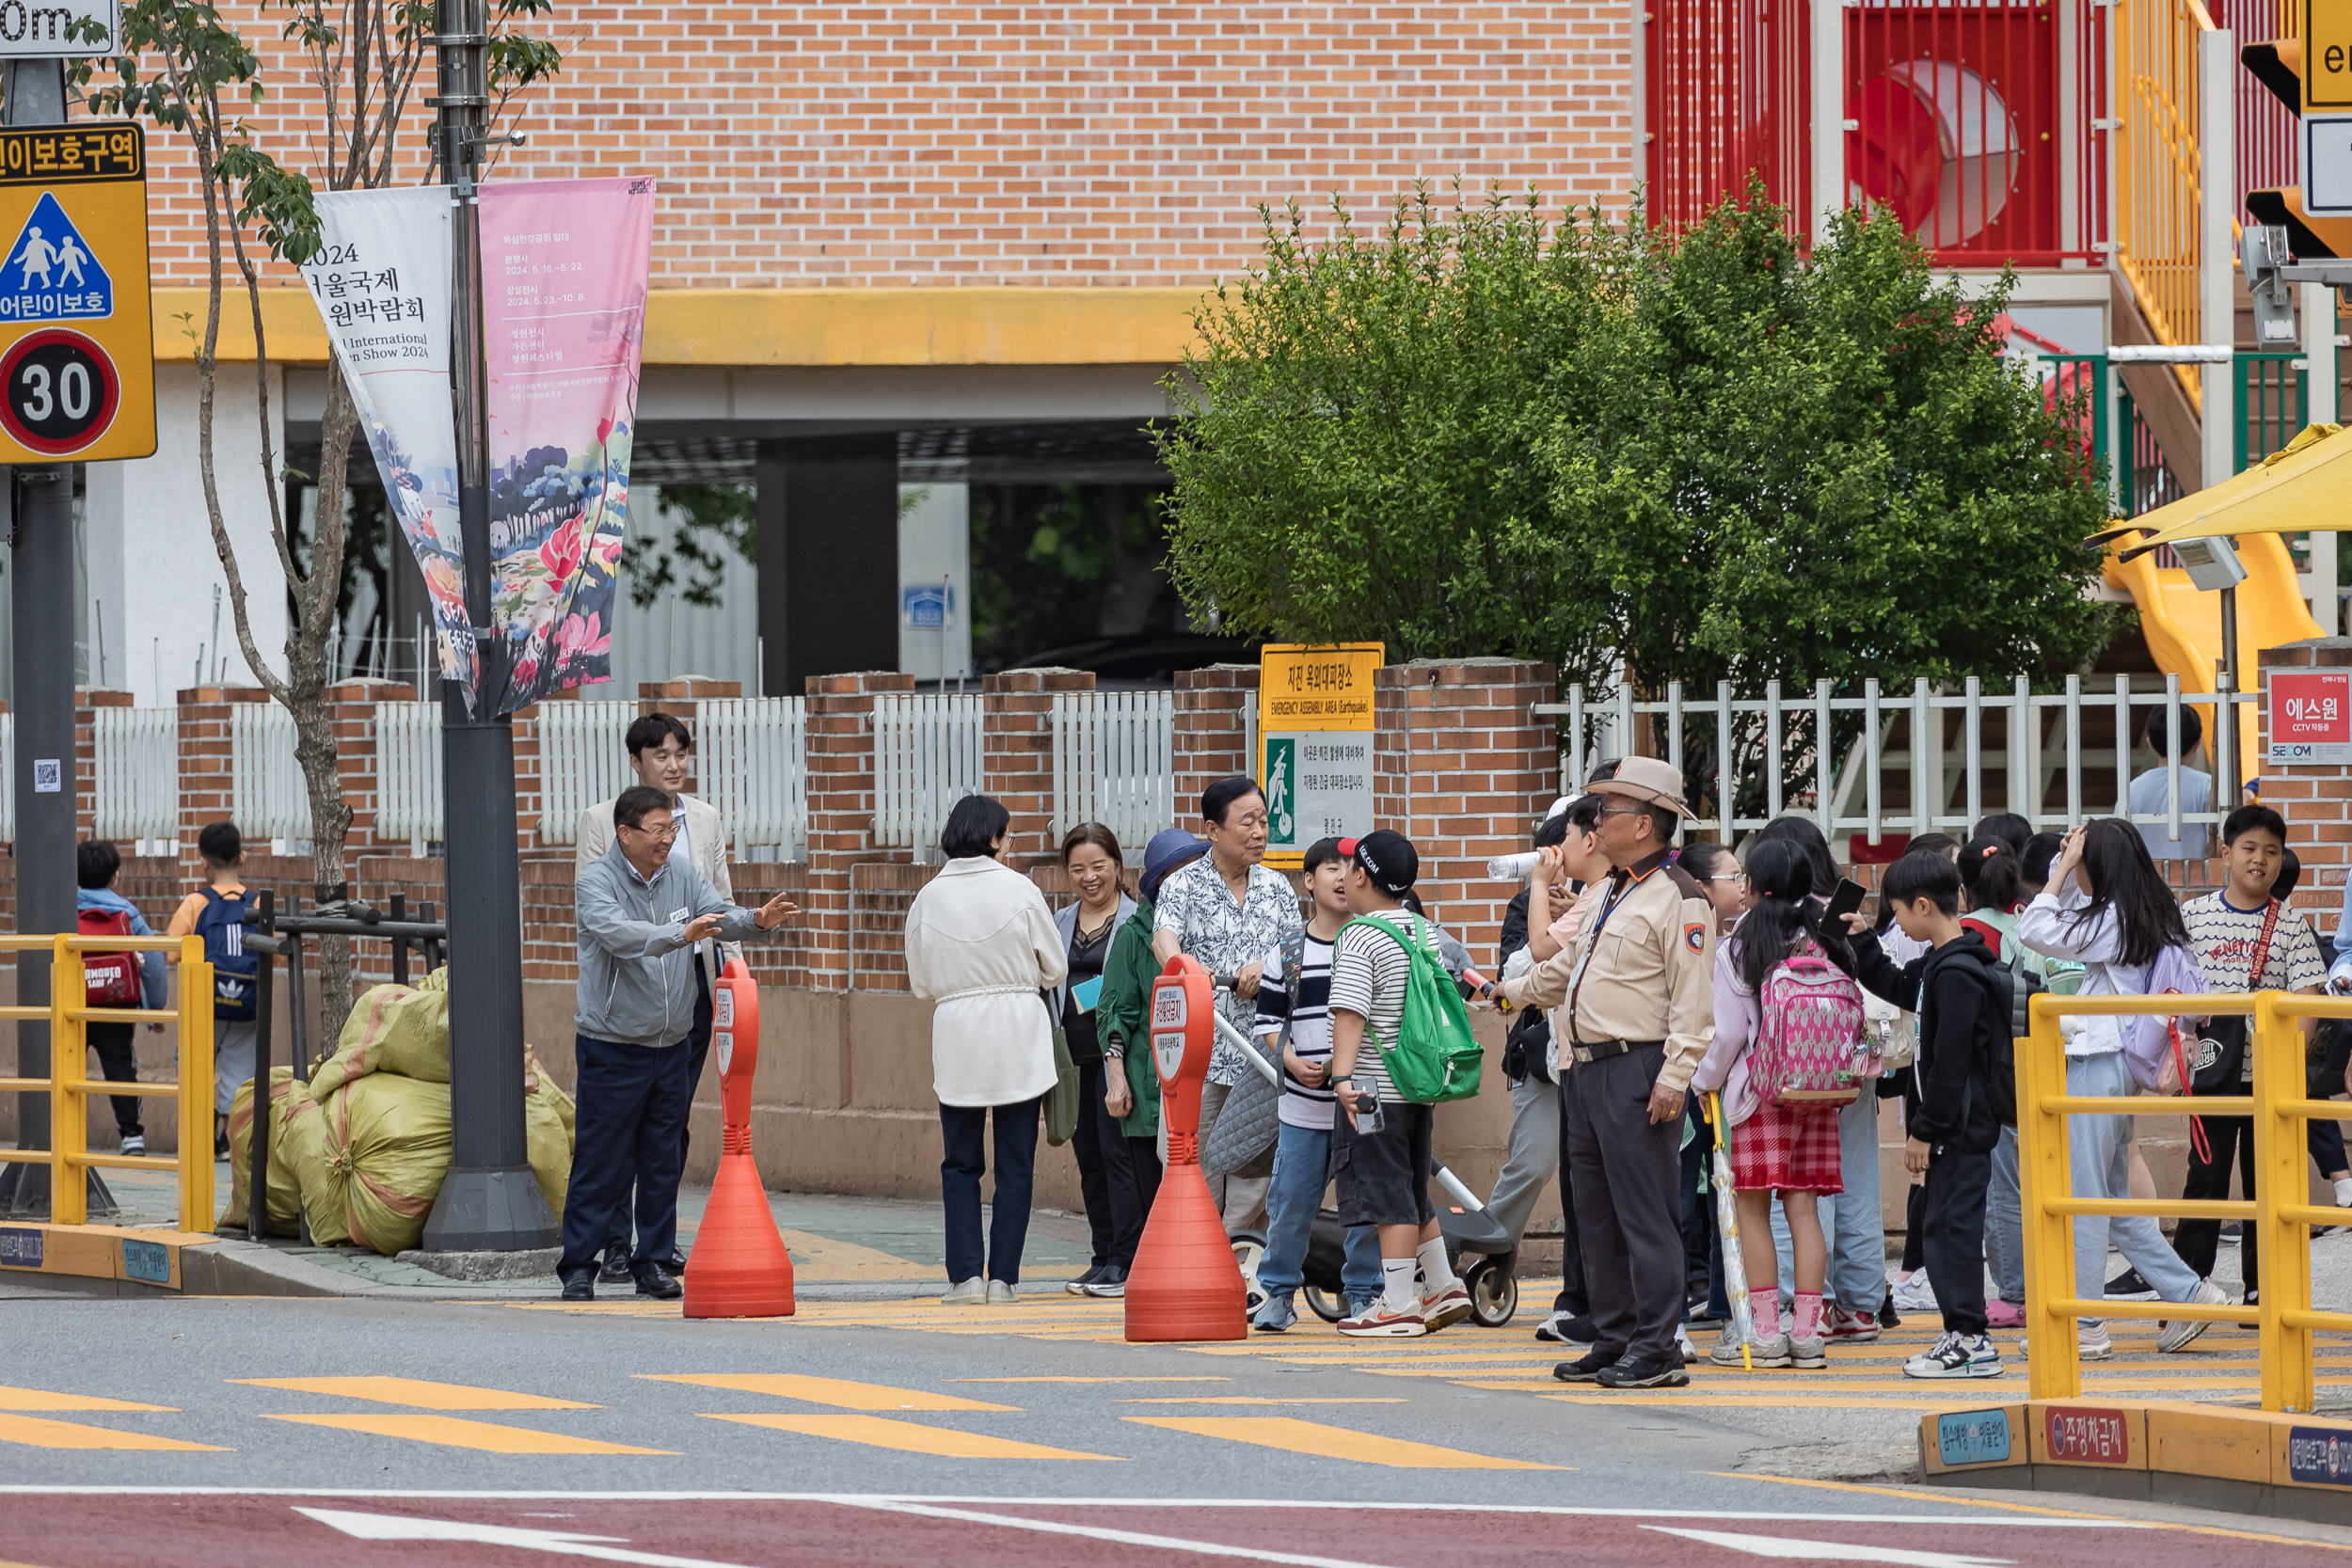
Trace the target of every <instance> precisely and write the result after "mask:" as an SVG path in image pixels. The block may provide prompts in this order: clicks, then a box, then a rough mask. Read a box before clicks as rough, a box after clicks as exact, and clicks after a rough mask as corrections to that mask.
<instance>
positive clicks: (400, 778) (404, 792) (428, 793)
mask: <svg viewBox="0 0 2352 1568" xmlns="http://www.w3.org/2000/svg"><path fill="white" fill-rule="evenodd" d="M541 711H542V712H544V711H546V710H545V709H544V708H543V709H541ZM441 801H442V797H441V705H440V704H438V703H378V704H376V705H375V831H376V833H377V835H378V836H379V837H382V838H405V839H406V840H407V841H408V852H409V853H410V854H412V855H421V854H423V853H424V847H425V846H426V845H427V844H430V843H432V842H434V841H435V840H437V839H440V838H443V837H445V836H447V835H446V833H445V832H444V831H443V829H442V826H441V823H442V816H441V810H442V806H441Z"/></svg>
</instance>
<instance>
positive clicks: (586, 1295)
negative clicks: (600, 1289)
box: [564, 1273, 596, 1301]
mask: <svg viewBox="0 0 2352 1568" xmlns="http://www.w3.org/2000/svg"><path fill="white" fill-rule="evenodd" d="M564 1300H565V1301H594V1300H596V1275H592V1274H586V1273H581V1274H576V1275H572V1277H571V1278H569V1279H567V1280H565V1281H564Z"/></svg>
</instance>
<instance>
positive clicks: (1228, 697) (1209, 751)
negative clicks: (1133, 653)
mask: <svg viewBox="0 0 2352 1568" xmlns="http://www.w3.org/2000/svg"><path fill="white" fill-rule="evenodd" d="M1257 702H1258V667H1257V666H1256V665H1254V664H1212V665H1210V666H1209V667H1208V668H1207V669H1205V670H1180V671H1178V672H1177V673H1176V825H1177V826H1178V827H1180V828H1190V829H1191V830H1192V831H1193V832H1200V792H1201V791H1202V790H1204V789H1206V788H1208V787H1209V785H1211V784H1215V783H1216V781H1217V780H1219V779H1224V778H1231V777H1232V775H1233V774H1235V773H1248V774H1249V775H1251V776H1252V777H1253V778H1254V777H1255V776H1256V774H1257V770H1258V762H1257V758H1255V757H1253V756H1251V755H1249V740H1248V736H1249V731H1248V710H1249V709H1251V708H1254V707H1255V706H1256V705H1257Z"/></svg>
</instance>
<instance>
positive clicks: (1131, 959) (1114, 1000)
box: [1094, 898, 1160, 1138]
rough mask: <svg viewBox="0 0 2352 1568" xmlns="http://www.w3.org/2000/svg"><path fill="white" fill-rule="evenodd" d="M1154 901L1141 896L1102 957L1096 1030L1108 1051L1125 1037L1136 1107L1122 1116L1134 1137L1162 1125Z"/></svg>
mask: <svg viewBox="0 0 2352 1568" xmlns="http://www.w3.org/2000/svg"><path fill="white" fill-rule="evenodd" d="M1159 973H1160V966H1159V963H1158V961H1157V960H1156V959H1154V958H1152V901H1151V900H1150V899H1148V898H1145V899H1138V900H1137V901H1136V912H1135V913H1134V914H1131V915H1129V916H1128V917H1127V923H1126V924H1125V925H1124V926H1121V927H1120V928H1119V930H1118V931H1117V933H1116V934H1114V935H1113V936H1112V938H1111V950H1110V955H1109V956H1108V957H1107V958H1104V961H1103V992H1102V994H1101V995H1100V996H1098V997H1096V998H1095V1001H1094V1027H1095V1032H1096V1033H1097V1034H1098V1035H1100V1036H1101V1037H1102V1039H1103V1044H1104V1049H1105V1050H1107V1049H1109V1048H1110V1044H1111V1040H1112V1038H1113V1037H1118V1038H1119V1039H1120V1040H1122V1041H1124V1042H1125V1044H1124V1047H1123V1049H1124V1050H1125V1052H1126V1066H1127V1088H1128V1091H1129V1092H1130V1093H1132V1094H1133V1095H1134V1096H1135V1109H1134V1110H1132V1111H1130V1112H1128V1113H1127V1114H1126V1115H1125V1116H1123V1117H1120V1118H1119V1130H1120V1132H1122V1133H1123V1134H1125V1135H1126V1136H1128V1137H1130V1138H1149V1137H1152V1136H1155V1135H1156V1134H1157V1133H1158V1132H1159V1130H1160V1074H1159V1069H1157V1068H1156V1067H1154V1066H1153V1065H1152V1031H1151V1029H1150V1028H1149V1027H1148V1024H1149V1020H1150V1016H1151V1008H1152V981H1153V980H1155V979H1157V978H1158V977H1159Z"/></svg>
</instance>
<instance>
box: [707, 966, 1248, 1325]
mask: <svg viewBox="0 0 2352 1568" xmlns="http://www.w3.org/2000/svg"><path fill="white" fill-rule="evenodd" d="M1214 1006H1216V992H1215V991H1214V990H1213V989H1212V988H1211V987H1210V984H1209V976H1208V974H1207V973H1206V972H1204V971H1203V970H1202V969H1201V967H1200V964H1199V963H1198V962H1197V961H1196V960H1195V959H1193V958H1191V956H1190V955H1188V954H1183V953H1179V954H1178V955H1177V956H1176V957H1174V958H1170V959H1168V967H1167V969H1165V970H1164V971H1162V972H1161V974H1160V978H1159V980H1158V982H1157V983H1156V984H1154V985H1153V987H1152V1062H1153V1064H1154V1065H1155V1066H1156V1067H1157V1068H1158V1069H1159V1074H1160V1114H1161V1115H1162V1116H1163V1117H1167V1118H1168V1174H1167V1175H1166V1176H1164V1177H1163V1178H1161V1180H1160V1196H1158V1197H1157V1198H1155V1199H1153V1200H1152V1217H1151V1219H1150V1220H1149V1221H1147V1222H1146V1223H1145V1225H1144V1227H1143V1239H1142V1241H1141V1242H1140V1243H1137V1245H1136V1260H1135V1262H1134V1264H1133V1265H1131V1266H1130V1267H1129V1268H1128V1270H1127V1338H1128V1339H1129V1340H1130V1341H1137V1342H1140V1341H1145V1340H1153V1341H1164V1340H1171V1339H1242V1338H1248V1334H1249V1320H1248V1315H1247V1311H1248V1309H1247V1305H1246V1304H1247V1300H1248V1298H1247V1296H1246V1295H1245V1294H1244V1292H1243V1290H1242V1282H1241V1265H1240V1264H1239V1263H1238V1262H1236V1261H1235V1260H1234V1259H1233V1249H1232V1243H1229V1242H1227V1241H1226V1239H1225V1222H1224V1220H1223V1218H1222V1217H1221V1216H1220V1215H1219V1214H1218V1213H1217V1212H1216V1203H1215V1202H1214V1201H1213V1200H1212V1199H1211V1198H1210V1196H1209V1181H1208V1178H1207V1177H1205V1176H1203V1175H1202V1174H1201V1171H1200V1085H1201V1083H1202V1082H1203V1081H1204V1080H1205V1079H1206V1078H1207V1077H1208V1072H1209V1049H1210V1041H1211V1039H1212V1038H1213V1037H1214V1035H1215V1031H1216V1022H1215V1021H1214V1020H1213V1018H1212V1017H1211V1015H1210V1011H1209V1009H1210V1008H1212V1007H1214ZM714 1196H715V1195H714Z"/></svg>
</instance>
